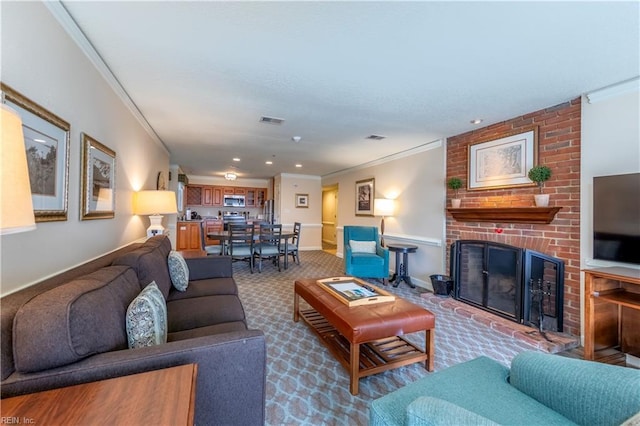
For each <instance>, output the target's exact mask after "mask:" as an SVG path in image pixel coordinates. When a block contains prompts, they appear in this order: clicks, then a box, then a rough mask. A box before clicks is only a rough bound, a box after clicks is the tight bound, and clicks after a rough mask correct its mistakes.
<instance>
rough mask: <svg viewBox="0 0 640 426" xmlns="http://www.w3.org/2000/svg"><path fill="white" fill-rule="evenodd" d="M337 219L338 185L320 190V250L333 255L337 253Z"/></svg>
mask: <svg viewBox="0 0 640 426" xmlns="http://www.w3.org/2000/svg"><path fill="white" fill-rule="evenodd" d="M337 218H338V185H335V186H330V187H326V188H322V250H324V251H326V252H327V253H331V254H333V255H335V254H336V252H337V251H338V241H337V238H336V227H337Z"/></svg>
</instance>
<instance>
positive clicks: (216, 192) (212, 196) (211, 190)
mask: <svg viewBox="0 0 640 426" xmlns="http://www.w3.org/2000/svg"><path fill="white" fill-rule="evenodd" d="M186 194H187V196H186V205H187V206H211V207H223V206H224V196H225V195H244V196H245V206H246V207H247V208H254V207H258V208H261V207H262V206H263V205H264V201H265V200H266V198H267V189H266V188H247V187H243V186H214V185H188V186H187V190H186Z"/></svg>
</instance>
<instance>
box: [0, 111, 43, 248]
mask: <svg viewBox="0 0 640 426" xmlns="http://www.w3.org/2000/svg"><path fill="white" fill-rule="evenodd" d="M0 127H2V132H1V134H2V136H1V137H2V139H0V166H2V167H1V168H0V185H1V187H0V191H1V192H0V235H5V234H16V233H18V232H25V231H31V230H34V229H36V221H35V217H34V215H33V201H32V199H31V185H30V183H29V169H28V167H27V154H26V149H25V144H24V134H23V133H22V120H21V119H20V116H19V115H18V113H17V112H15V111H14V110H12V109H11V108H9V107H8V106H6V105H4V104H3V105H0Z"/></svg>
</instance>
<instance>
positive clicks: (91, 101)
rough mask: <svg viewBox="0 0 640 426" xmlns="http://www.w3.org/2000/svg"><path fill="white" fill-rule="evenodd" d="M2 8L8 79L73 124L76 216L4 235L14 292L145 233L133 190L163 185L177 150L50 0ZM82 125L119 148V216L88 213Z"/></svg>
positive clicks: (4, 272) (0, 240)
mask: <svg viewBox="0 0 640 426" xmlns="http://www.w3.org/2000/svg"><path fill="white" fill-rule="evenodd" d="M0 7H2V17H1V19H2V21H1V26H0V28H1V43H2V49H1V51H2V74H1V75H2V81H3V82H4V83H6V84H8V85H9V86H11V87H13V88H14V89H15V90H17V91H18V92H20V93H21V94H23V95H24V96H26V97H28V98H30V99H31V100H32V101H34V102H36V103H38V104H40V105H42V106H43V107H44V108H46V109H48V110H49V111H51V112H53V113H54V114H56V115H58V116H60V117H61V118H63V119H64V120H66V121H67V122H69V123H70V125H71V142H70V158H69V213H68V219H67V220H66V221H63V222H48V223H38V224H37V229H36V230H35V231H31V232H26V233H22V234H14V235H5V236H2V237H0V258H1V267H2V269H1V272H0V276H1V278H2V280H1V287H0V291H1V293H2V294H6V293H9V292H11V291H14V290H16V289H18V288H20V287H23V286H26V285H29V284H31V283H34V282H36V281H39V280H41V279H42V278H44V277H46V276H49V275H53V274H55V273H57V272H60V271H62V270H65V269H68V268H70V267H72V266H75V265H77V264H80V263H82V262H84V261H86V260H88V259H91V258H94V257H97V256H99V255H101V254H104V253H106V252H109V251H112V250H114V249H116V248H118V247H121V246H124V245H126V244H128V243H130V242H132V241H135V240H137V239H140V238H143V237H145V235H146V232H145V230H146V228H147V227H148V226H149V220H148V218H146V217H138V216H134V215H133V214H132V206H131V204H132V197H133V192H134V191H135V190H139V189H155V187H156V177H157V174H158V172H159V171H161V170H163V171H164V172H165V174H168V171H169V153H168V152H167V151H166V150H165V148H164V147H163V146H162V145H161V144H160V143H158V142H157V141H156V140H154V139H153V138H152V137H151V136H150V135H149V134H148V133H146V132H145V130H144V128H143V127H142V126H141V125H140V123H139V122H138V121H137V119H136V118H135V117H134V116H133V115H132V113H131V112H130V111H129V109H128V108H127V107H126V106H125V105H124V103H123V102H122V101H121V100H120V98H119V97H118V96H117V95H116V94H115V92H114V91H113V90H112V88H111V87H110V86H109V85H108V84H107V82H106V81H105V79H104V78H103V77H102V76H101V75H100V74H99V73H98V72H97V70H96V68H95V67H94V66H93V65H92V64H91V63H90V61H89V60H88V59H87V57H86V56H85V55H84V54H83V53H82V51H81V50H80V49H79V47H78V46H77V45H76V43H75V42H74V41H72V39H71V38H70V37H69V36H68V34H67V33H66V32H65V30H64V29H63V28H62V27H61V26H60V24H59V23H58V21H57V20H56V19H55V18H54V17H53V16H52V15H51V13H50V12H49V11H48V10H47V8H46V7H45V6H44V5H43V4H42V3H40V2H2V3H1V6H0ZM81 132H86V133H87V134H89V135H91V136H92V137H94V138H95V139H97V140H98V141H99V142H101V143H102V144H104V145H106V146H107V147H109V148H111V149H112V150H114V151H115V152H116V213H115V218H113V219H104V220H89V221H81V220H80V197H81V195H80V192H81V191H80V186H81V173H80V170H81V140H80V133H81ZM170 216H171V215H170ZM173 216H175V215H173ZM170 219H171V218H170V217H166V218H165V221H167V220H170Z"/></svg>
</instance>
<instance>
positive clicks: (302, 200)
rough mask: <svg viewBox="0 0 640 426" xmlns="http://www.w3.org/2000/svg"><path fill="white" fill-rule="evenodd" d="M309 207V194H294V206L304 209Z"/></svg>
mask: <svg viewBox="0 0 640 426" xmlns="http://www.w3.org/2000/svg"><path fill="white" fill-rule="evenodd" d="M308 207H309V194H296V208H299V209H301V208H303V209H306V208H308Z"/></svg>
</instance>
